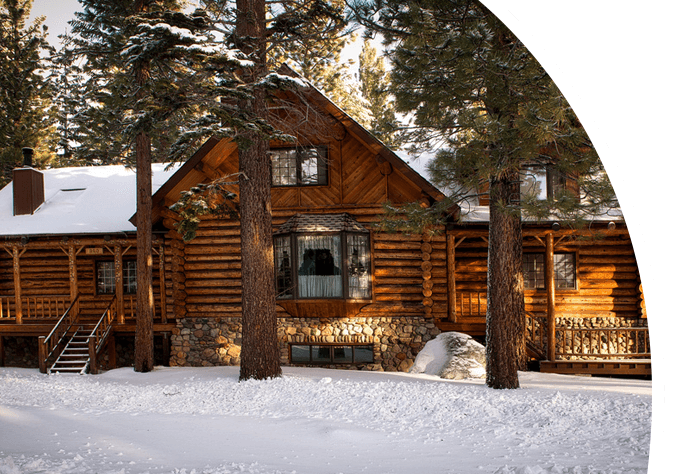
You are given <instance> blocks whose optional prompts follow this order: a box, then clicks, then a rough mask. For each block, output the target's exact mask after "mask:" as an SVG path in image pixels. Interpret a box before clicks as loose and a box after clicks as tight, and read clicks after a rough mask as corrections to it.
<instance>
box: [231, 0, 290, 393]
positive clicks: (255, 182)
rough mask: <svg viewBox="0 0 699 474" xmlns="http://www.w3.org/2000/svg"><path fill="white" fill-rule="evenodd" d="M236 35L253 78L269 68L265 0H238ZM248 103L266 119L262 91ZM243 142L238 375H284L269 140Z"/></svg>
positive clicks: (248, 138)
mask: <svg viewBox="0 0 699 474" xmlns="http://www.w3.org/2000/svg"><path fill="white" fill-rule="evenodd" d="M237 29H238V34H239V35H240V37H241V38H246V39H249V40H250V41H251V43H250V44H248V45H245V46H244V47H243V50H244V51H245V52H246V53H248V54H250V55H252V56H253V57H254V59H255V62H256V63H257V66H256V67H255V70H254V71H252V72H251V73H250V74H249V75H248V77H247V80H248V82H254V81H255V80H257V79H258V78H261V77H263V76H264V75H265V74H266V73H267V64H266V53H265V49H266V40H265V2H264V0H243V1H239V2H238V19H237ZM244 106H245V107H246V108H247V109H248V110H250V111H251V112H252V114H253V116H255V117H258V118H260V119H262V120H265V119H266V118H267V106H266V103H265V99H264V95H263V91H261V90H258V91H256V92H255V96H254V99H253V100H250V101H247V103H246V104H244ZM244 138H245V142H244V143H243V144H242V145H241V146H240V147H239V152H238V153H239V163H240V165H239V166H240V172H241V175H240V180H239V182H240V241H241V244H240V246H241V253H242V268H241V273H242V290H243V297H242V311H243V314H242V347H241V352H240V380H247V379H250V378H253V379H258V380H262V379H266V378H273V377H278V376H280V375H281V363H280V351H279V342H278V339H277V314H276V304H275V289H274V259H273V253H274V250H273V246H272V206H271V202H272V193H271V184H272V176H271V172H272V170H271V161H270V157H269V142H268V141H267V140H265V139H264V137H260V136H259V135H257V134H254V133H250V134H248V136H246V137H244Z"/></svg>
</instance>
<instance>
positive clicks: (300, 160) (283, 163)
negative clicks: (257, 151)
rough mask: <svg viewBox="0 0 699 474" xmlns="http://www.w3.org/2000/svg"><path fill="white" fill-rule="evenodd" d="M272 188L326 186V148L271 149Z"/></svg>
mask: <svg viewBox="0 0 699 474" xmlns="http://www.w3.org/2000/svg"><path fill="white" fill-rule="evenodd" d="M270 153H271V156H272V186H318V185H326V184H328V157H327V149H326V148H312V147H309V148H278V149H273V150H272V151H271V152H270Z"/></svg>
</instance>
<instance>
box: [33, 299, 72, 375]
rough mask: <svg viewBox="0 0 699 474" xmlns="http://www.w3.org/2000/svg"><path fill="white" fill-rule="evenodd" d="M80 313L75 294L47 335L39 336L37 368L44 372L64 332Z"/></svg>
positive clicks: (68, 329)
mask: <svg viewBox="0 0 699 474" xmlns="http://www.w3.org/2000/svg"><path fill="white" fill-rule="evenodd" d="M79 314H80V296H79V295H78V296H76V297H75V299H74V300H73V301H72V302H71V303H70V306H68V309H66V310H65V312H64V313H63V316H61V319H59V320H58V322H57V323H56V325H55V326H54V327H53V329H52V330H51V332H50V333H49V335H48V336H46V337H44V336H39V370H40V371H41V372H42V373H44V374H45V373H46V370H47V369H48V362H49V360H50V359H51V357H52V356H53V353H54V352H55V351H56V349H57V348H58V346H59V345H60V344H61V341H62V340H63V338H64V337H65V335H66V334H68V332H69V331H70V329H71V328H72V327H73V325H74V324H75V323H76V321H77V320H78V315H79Z"/></svg>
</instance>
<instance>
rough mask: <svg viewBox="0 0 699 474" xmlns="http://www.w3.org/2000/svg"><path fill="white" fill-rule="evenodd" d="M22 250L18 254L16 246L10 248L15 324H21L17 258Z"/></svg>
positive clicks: (20, 297)
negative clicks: (13, 282)
mask: <svg viewBox="0 0 699 474" xmlns="http://www.w3.org/2000/svg"><path fill="white" fill-rule="evenodd" d="M22 253H24V250H23V251H22V252H21V253H20V251H19V249H18V248H17V246H16V245H13V246H12V269H13V273H14V281H15V322H16V323H17V324H22V278H21V274H20V266H19V257H21V256H22Z"/></svg>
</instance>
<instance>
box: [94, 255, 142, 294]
mask: <svg viewBox="0 0 699 474" xmlns="http://www.w3.org/2000/svg"><path fill="white" fill-rule="evenodd" d="M96 266H97V268H96V272H97V294H98V295H113V294H114V293H116V271H115V266H114V261H112V260H109V261H99V262H96ZM122 267H123V268H122V275H123V279H122V281H123V284H124V294H135V293H136V261H135V260H125V261H124V262H122Z"/></svg>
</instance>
